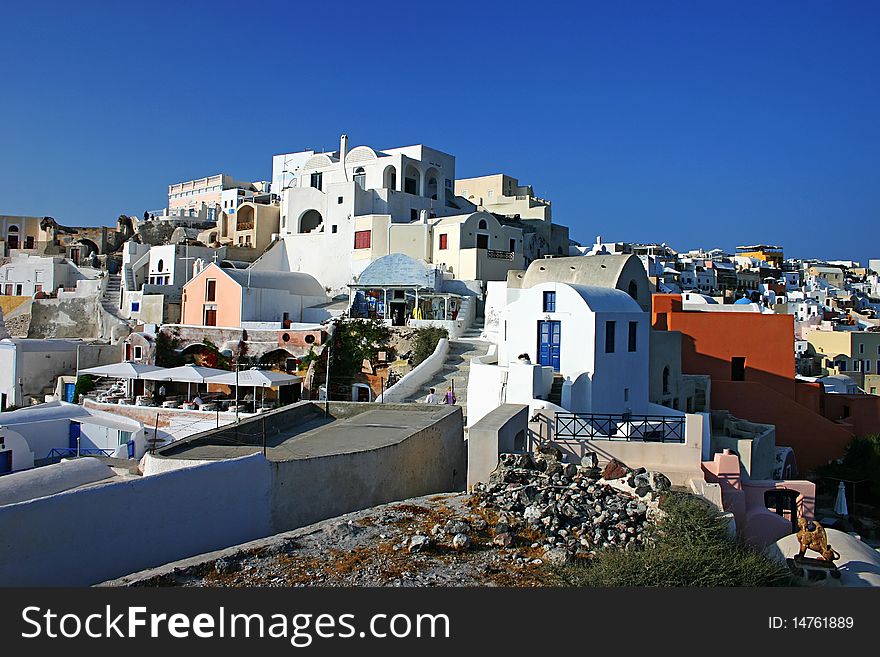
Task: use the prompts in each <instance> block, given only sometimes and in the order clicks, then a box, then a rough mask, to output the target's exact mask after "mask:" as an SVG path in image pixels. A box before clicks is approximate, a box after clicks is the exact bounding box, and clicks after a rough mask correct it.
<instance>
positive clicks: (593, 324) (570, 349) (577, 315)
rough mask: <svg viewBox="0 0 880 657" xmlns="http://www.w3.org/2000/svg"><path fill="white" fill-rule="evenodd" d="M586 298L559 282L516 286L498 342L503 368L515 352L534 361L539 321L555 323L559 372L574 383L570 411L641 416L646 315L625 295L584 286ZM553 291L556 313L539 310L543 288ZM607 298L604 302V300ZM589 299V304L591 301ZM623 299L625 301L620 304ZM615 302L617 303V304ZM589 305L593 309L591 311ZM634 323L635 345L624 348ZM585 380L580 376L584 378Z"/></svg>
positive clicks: (645, 373)
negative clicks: (608, 334) (609, 338)
mask: <svg viewBox="0 0 880 657" xmlns="http://www.w3.org/2000/svg"><path fill="white" fill-rule="evenodd" d="M587 289H589V292H588V293H586V294H587V297H586V299H585V297H583V296H581V293H580V292H579V291H578V290H577V289H576V288H575V287H573V286H570V285H567V284H564V283H541V284H539V285H536V286H534V287H530V288H527V289H525V290H521V291H520V294H519V298H518V299H517V300H516V301H514V302H513V303H511V304H510V305H509V306H508V307H507V310H506V313H505V319H504V321H505V322H506V326H507V328H506V331H507V339H506V341H503V342H502V343H501V344H500V345H499V349H498V361H499V364H500V365H502V366H504V365H506V364H507V363H509V362H513V361H515V360H516V359H517V358H518V357H519V355H520V354H523V353H525V354H528V356H529V358H530V360H531V362H532V363H539V362H540V358H539V353H538V342H539V340H538V338H539V330H538V325H539V322H541V321H544V320H547V319H549V320H551V321H558V322H560V330H561V334H560V335H561V339H560V356H559V373H560V374H561V375H562V376H563V377H565V378H567V379H570V380H571V381H572V383H576V382H577V381H578V379H579V378H582V375H584V374H586V375H587V376H588V378H589V380H590V381H591V384H590V385H589V386H587V385H575V386H574V388H573V390H572V396H571V398H570V403H571V406H570V407H568V408H569V410H571V411H575V412H593V413H621V412H623V411H624V410H629V411H630V412H632V413H636V414H643V413H644V412H645V407H646V405H647V403H648V364H649V363H648V348H649V347H648V339H649V333H648V331H649V327H648V316H647V315H646V314H645V313H643V312H642V311H641V309H640V308H639V307H638V306H637V304H636V303H635V302H634V301H633V300H632V299H630V298H629V297H628V296H626V295H625V294H624V293H622V292H619V291H616V290H609V289H604V288H603V289H600V288H587ZM549 291H553V292H555V293H556V306H555V311H553V312H545V311H544V292H549ZM605 297H609V299H608V301H607V302H606V301H603V299H605ZM591 299H592V302H591ZM624 299H625V301H626V303H624V302H623V300H624ZM618 302H619V303H618ZM591 305H594V306H595V307H596V308H597V310H594V309H593V308H592V307H591ZM609 322H614V332H615V340H614V352H612V353H606V351H605V344H606V343H605V331H606V328H607V327H609V326H610V324H609ZM630 322H635V323H636V326H637V333H636V349H635V350H634V351H629V344H628V337H629V333H628V332H629V323H630ZM585 380H586V379H582V383H583V381H585Z"/></svg>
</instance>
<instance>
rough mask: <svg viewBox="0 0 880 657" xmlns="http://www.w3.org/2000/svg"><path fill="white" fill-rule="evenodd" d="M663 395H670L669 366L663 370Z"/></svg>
mask: <svg viewBox="0 0 880 657" xmlns="http://www.w3.org/2000/svg"><path fill="white" fill-rule="evenodd" d="M663 394H664V395H668V394H669V366H668V365H667V366H666V367H664V368H663Z"/></svg>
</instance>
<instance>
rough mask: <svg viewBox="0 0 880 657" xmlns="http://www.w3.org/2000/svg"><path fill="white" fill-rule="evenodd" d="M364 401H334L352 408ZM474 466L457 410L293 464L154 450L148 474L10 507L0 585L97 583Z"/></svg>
mask: <svg viewBox="0 0 880 657" xmlns="http://www.w3.org/2000/svg"><path fill="white" fill-rule="evenodd" d="M364 407H366V408H371V407H368V406H366V405H364V404H347V405H346V404H333V405H332V410H333V411H334V415H335V416H336V417H345V416H347V415H350V414H352V413H357V412H360V411H361V410H362V409H363V408H364ZM401 408H402V409H407V407H401ZM409 408H410V409H411V407H409ZM306 410H308V409H306ZM294 412H303V409H294ZM433 412H436V411H433ZM465 468H466V452H465V443H464V440H463V436H462V417H461V409H460V408H457V407H455V408H451V409H450V410H449V412H448V413H445V414H444V415H443V416H442V417H441V418H440V419H439V420H437V421H436V422H435V423H434V424H432V425H431V426H428V427H426V428H424V429H422V430H420V431H415V432H414V433H412V434H411V435H409V436H407V437H406V438H404V439H403V440H401V441H400V442H397V443H394V444H390V445H385V446H382V447H380V448H377V449H367V450H362V451H357V452H350V453H335V454H329V455H326V456H320V457H315V458H304V459H299V460H295V461H283V462H268V461H266V460H265V459H264V458H263V457H262V455H261V454H254V455H251V456H246V457H241V458H235V459H229V460H217V461H202V462H200V463H198V464H197V463H196V462H194V461H193V460H185V459H173V458H155V457H152V456H150V455H147V456H146V457H145V459H144V473H145V476H144V477H142V478H135V479H132V480H127V481H122V482H116V483H109V484H106V485H98V486H94V487H90V488H84V489H78V490H74V491H69V492H65V493H61V494H58V495H53V496H51V497H45V498H41V499H37V500H32V501H28V502H21V503H17V504H11V505H9V506H0V549H2V550H3V553H4V559H3V560H2V562H0V586H15V585H19V586H43V585H46V586H48V585H53V586H83V585H89V584H95V583H98V582H101V581H104V580H107V579H112V578H116V577H120V576H122V575H125V574H128V573H131V572H135V571H138V570H143V569H145V568H150V567H155V566H158V565H161V564H164V563H168V562H170V561H174V560H177V559H182V558H185V557H189V556H194V555H196V554H201V553H203V552H208V551H211V550H217V549H220V548H223V547H228V546H231V545H236V544H238V543H243V542H245V541H249V540H253V539H255V538H261V537H264V536H269V535H272V534H275V533H278V532H281V531H286V530H289V529H294V528H296V527H300V526H304V525H307V524H310V523H312V522H316V521H319V520H323V519H326V518H331V517H334V516H337V515H341V514H344V513H348V512H350V511H355V510H359V509H364V508H368V507H371V506H375V505H377V504H383V503H386V502H390V501H394V500H398V499H407V498H409V497H415V496H419V495H425V494H429V493H434V492H448V491H453V490H461V489H463V488H464V486H465V478H466V472H465ZM84 518H87V519H88V520H84ZM74 566H75V567H74Z"/></svg>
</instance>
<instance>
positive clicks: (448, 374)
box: [404, 319, 489, 417]
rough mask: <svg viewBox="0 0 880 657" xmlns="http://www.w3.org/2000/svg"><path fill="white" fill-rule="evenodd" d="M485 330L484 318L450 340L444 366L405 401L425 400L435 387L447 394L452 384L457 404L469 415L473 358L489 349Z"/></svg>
mask: <svg viewBox="0 0 880 657" xmlns="http://www.w3.org/2000/svg"><path fill="white" fill-rule="evenodd" d="M482 332H483V320H482V319H479V320H477V322H475V323H474V324H473V325H472V326H471V327H470V328H469V329H468V330H467V331H465V333H464V334H463V335H461V336H460V337H458V338H455V339H452V340H450V341H449V354H448V355H447V356H446V362H445V363H444V364H443V368H442V369H441V370H440V371H439V372H437V375H436V376H435V377H434V378H433V379H432V380H431V381H429V382H428V383H427V384H425V386H424V387H423V389H422V390H420V391H419V392H418V394H416V395H412V396H410V397H407V398H406V399H405V400H404V402H420V401H424V399H425V396H426V395H427V394H428V389H429V388H434V390H435V391H436V392H437V395H439V396H440V397H441V398H443V396H444V395H445V394H446V389H447V388H448V387H449V386H450V385H452V386H453V389H454V390H455V397H456V400H457V401H456V404H457V405H459V406H462V407H463V408H462V412H463V413H464V415H465V417H467V384H468V376H469V375H470V369H471V359H472V358H475V357H477V356H483V355H485V353H486V351H487V350H488V349H489V343H488V342H486V341H484V340H481V339H480V335H481V333H482Z"/></svg>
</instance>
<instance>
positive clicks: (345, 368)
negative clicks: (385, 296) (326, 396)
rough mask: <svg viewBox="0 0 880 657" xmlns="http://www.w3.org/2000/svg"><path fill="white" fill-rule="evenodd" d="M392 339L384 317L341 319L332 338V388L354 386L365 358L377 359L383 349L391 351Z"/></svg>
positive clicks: (371, 360) (369, 359) (372, 360)
mask: <svg viewBox="0 0 880 657" xmlns="http://www.w3.org/2000/svg"><path fill="white" fill-rule="evenodd" d="M390 339H391V331H390V330H389V329H388V327H387V326H386V325H385V323H384V322H382V321H380V320H375V319H370V320H354V321H351V320H349V321H345V320H339V321H338V322H337V323H336V325H335V327H334V331H333V337H332V339H331V350H330V357H331V359H332V362H331V364H330V386H331V388H332V389H334V390H335V389H340V390H341V389H342V388H343V387H346V386H349V385H351V383H352V382H353V381H354V379H355V377H356V376H357V375H358V374H360V371H361V368H362V367H363V364H364V361H365V360H368V361H370V362H374V361H375V360H376V356H377V354H378V352H379V351H390V350H391V349H390V347H389V344H388V342H389V340H390ZM325 348H326V347H325Z"/></svg>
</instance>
